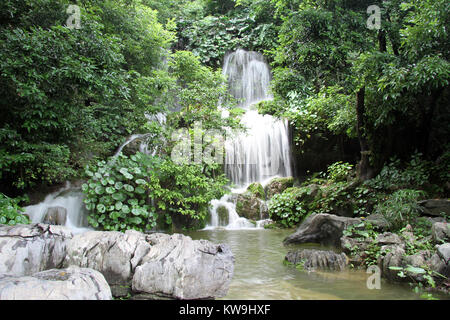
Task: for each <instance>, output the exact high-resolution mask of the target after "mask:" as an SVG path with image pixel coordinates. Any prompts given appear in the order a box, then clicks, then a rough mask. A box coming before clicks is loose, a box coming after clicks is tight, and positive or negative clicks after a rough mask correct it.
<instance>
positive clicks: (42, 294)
mask: <svg viewBox="0 0 450 320" xmlns="http://www.w3.org/2000/svg"><path fill="white" fill-rule="evenodd" d="M111 299H112V295H111V290H110V288H109V286H108V283H107V282H106V280H105V278H104V277H103V275H102V274H101V273H100V272H98V271H95V270H92V269H86V268H78V267H75V266H71V267H69V268H67V269H51V270H46V271H42V272H38V273H35V274H33V275H32V276H14V275H6V274H1V275H0V300H111Z"/></svg>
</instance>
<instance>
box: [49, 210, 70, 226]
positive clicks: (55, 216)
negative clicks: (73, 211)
mask: <svg viewBox="0 0 450 320" xmlns="http://www.w3.org/2000/svg"><path fill="white" fill-rule="evenodd" d="M66 221H67V210H66V208H63V207H50V208H48V209H47V212H46V213H45V217H44V223H46V224H52V225H58V226H63V225H65V224H66Z"/></svg>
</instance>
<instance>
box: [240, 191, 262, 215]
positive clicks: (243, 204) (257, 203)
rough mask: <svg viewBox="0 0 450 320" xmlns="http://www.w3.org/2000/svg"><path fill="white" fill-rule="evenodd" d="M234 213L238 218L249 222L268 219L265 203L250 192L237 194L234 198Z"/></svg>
mask: <svg viewBox="0 0 450 320" xmlns="http://www.w3.org/2000/svg"><path fill="white" fill-rule="evenodd" d="M235 199H236V200H235V201H236V202H235V204H236V212H237V213H238V214H239V216H241V217H244V218H247V219H250V220H255V221H256V220H261V219H266V218H268V217H269V211H268V208H267V205H266V203H265V201H263V200H261V199H260V198H258V197H257V196H255V195H254V194H252V193H250V192H245V193H242V194H238V195H237V196H236V197H235Z"/></svg>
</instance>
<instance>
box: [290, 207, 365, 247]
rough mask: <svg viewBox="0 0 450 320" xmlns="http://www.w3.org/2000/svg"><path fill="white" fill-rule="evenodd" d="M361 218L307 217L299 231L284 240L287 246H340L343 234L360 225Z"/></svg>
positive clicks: (321, 215)
mask: <svg viewBox="0 0 450 320" xmlns="http://www.w3.org/2000/svg"><path fill="white" fill-rule="evenodd" d="M360 222H361V219H359V218H347V217H339V216H336V215H332V214H327V213H320V214H314V215H311V216H309V217H307V218H306V219H305V220H304V221H303V222H302V224H301V225H300V226H299V227H298V229H297V230H296V231H295V232H294V233H293V234H291V235H290V236H288V237H287V238H286V239H284V241H283V243H284V244H285V245H287V244H292V243H308V242H309V243H322V244H333V245H335V246H340V238H341V237H342V232H343V231H344V230H345V229H346V228H347V227H348V226H350V225H353V224H357V223H360Z"/></svg>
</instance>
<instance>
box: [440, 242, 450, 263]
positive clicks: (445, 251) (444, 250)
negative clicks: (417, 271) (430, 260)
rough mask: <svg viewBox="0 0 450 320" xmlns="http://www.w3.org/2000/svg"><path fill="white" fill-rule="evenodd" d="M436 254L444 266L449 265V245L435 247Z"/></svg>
mask: <svg viewBox="0 0 450 320" xmlns="http://www.w3.org/2000/svg"><path fill="white" fill-rule="evenodd" d="M437 254H438V255H439V257H441V259H443V261H444V262H445V264H446V265H449V264H450V243H444V244H441V245H440V246H438V247H437Z"/></svg>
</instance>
